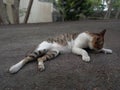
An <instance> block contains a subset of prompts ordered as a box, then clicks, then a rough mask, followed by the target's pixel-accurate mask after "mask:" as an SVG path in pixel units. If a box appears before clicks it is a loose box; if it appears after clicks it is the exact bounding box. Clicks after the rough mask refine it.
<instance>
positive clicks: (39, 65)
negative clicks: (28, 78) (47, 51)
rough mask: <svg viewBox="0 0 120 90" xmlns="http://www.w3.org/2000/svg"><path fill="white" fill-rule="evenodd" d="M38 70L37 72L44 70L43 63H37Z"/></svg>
mask: <svg viewBox="0 0 120 90" xmlns="http://www.w3.org/2000/svg"><path fill="white" fill-rule="evenodd" d="M38 70H39V71H43V70H45V66H44V63H43V62H39V63H38Z"/></svg>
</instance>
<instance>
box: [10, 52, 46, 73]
mask: <svg viewBox="0 0 120 90" xmlns="http://www.w3.org/2000/svg"><path fill="white" fill-rule="evenodd" d="M46 52H47V50H42V51H35V52H33V53H31V54H30V55H28V56H27V57H25V58H24V59H22V60H21V61H20V62H18V63H17V64H15V65H13V66H11V67H10V69H9V72H10V73H16V72H18V71H19V70H20V69H21V68H22V67H23V66H24V65H25V64H26V63H28V62H30V61H33V60H36V59H37V58H38V57H40V56H43V55H44V54H45V53H46Z"/></svg>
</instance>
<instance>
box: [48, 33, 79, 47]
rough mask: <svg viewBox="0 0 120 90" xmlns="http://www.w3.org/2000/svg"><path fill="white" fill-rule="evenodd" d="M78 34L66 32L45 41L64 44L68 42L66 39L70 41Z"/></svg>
mask: <svg viewBox="0 0 120 90" xmlns="http://www.w3.org/2000/svg"><path fill="white" fill-rule="evenodd" d="M78 34H79V33H73V34H70V33H66V34H62V35H59V36H57V37H55V38H49V39H48V40H47V41H48V42H50V43H53V42H56V43H58V44H60V45H63V46H66V45H67V44H68V41H71V40H72V39H73V40H74V39H75V38H76V37H77V36H78Z"/></svg>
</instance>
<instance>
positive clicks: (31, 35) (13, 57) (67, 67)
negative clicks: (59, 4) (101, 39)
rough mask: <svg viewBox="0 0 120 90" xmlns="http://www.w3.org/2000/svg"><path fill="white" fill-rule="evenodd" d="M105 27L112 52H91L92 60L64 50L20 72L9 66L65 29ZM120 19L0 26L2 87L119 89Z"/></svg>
mask: <svg viewBox="0 0 120 90" xmlns="http://www.w3.org/2000/svg"><path fill="white" fill-rule="evenodd" d="M104 28H106V29H107V33H106V36H105V42H106V43H105V47H107V48H111V49H112V50H113V54H109V55H105V54H102V53H100V54H95V53H92V52H90V53H89V54H90V57H91V62H90V63H86V62H84V61H82V59H81V57H80V56H77V55H73V54H65V55H61V56H58V57H57V58H55V59H53V60H50V61H47V62H46V63H45V66H46V70H45V71H44V72H39V71H38V70H37V62H32V63H29V64H27V65H26V66H25V67H24V68H22V70H20V71H19V72H18V73H17V74H13V75H12V74H10V73H8V68H9V67H10V66H11V65H13V64H15V63H17V62H18V61H19V60H21V59H22V58H23V57H24V56H25V54H26V52H27V51H29V50H30V49H31V48H33V47H34V46H36V45H37V44H38V43H40V42H41V41H42V40H44V39H46V38H48V37H51V36H55V35H58V34H61V33H64V32H82V31H87V30H88V31H92V32H98V31H100V30H102V29H104ZM119 38H120V21H115V20H114V21H113V20H112V21H110V20H107V21H79V22H66V23H48V24H29V25H9V26H0V90H120V59H119V57H120V39H119Z"/></svg>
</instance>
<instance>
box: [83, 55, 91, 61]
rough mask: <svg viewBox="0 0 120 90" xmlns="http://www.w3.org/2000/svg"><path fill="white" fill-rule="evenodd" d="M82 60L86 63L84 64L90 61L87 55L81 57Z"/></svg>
mask: <svg viewBox="0 0 120 90" xmlns="http://www.w3.org/2000/svg"><path fill="white" fill-rule="evenodd" d="M82 60H83V61H86V62H89V61H90V57H89V56H88V55H86V56H82Z"/></svg>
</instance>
